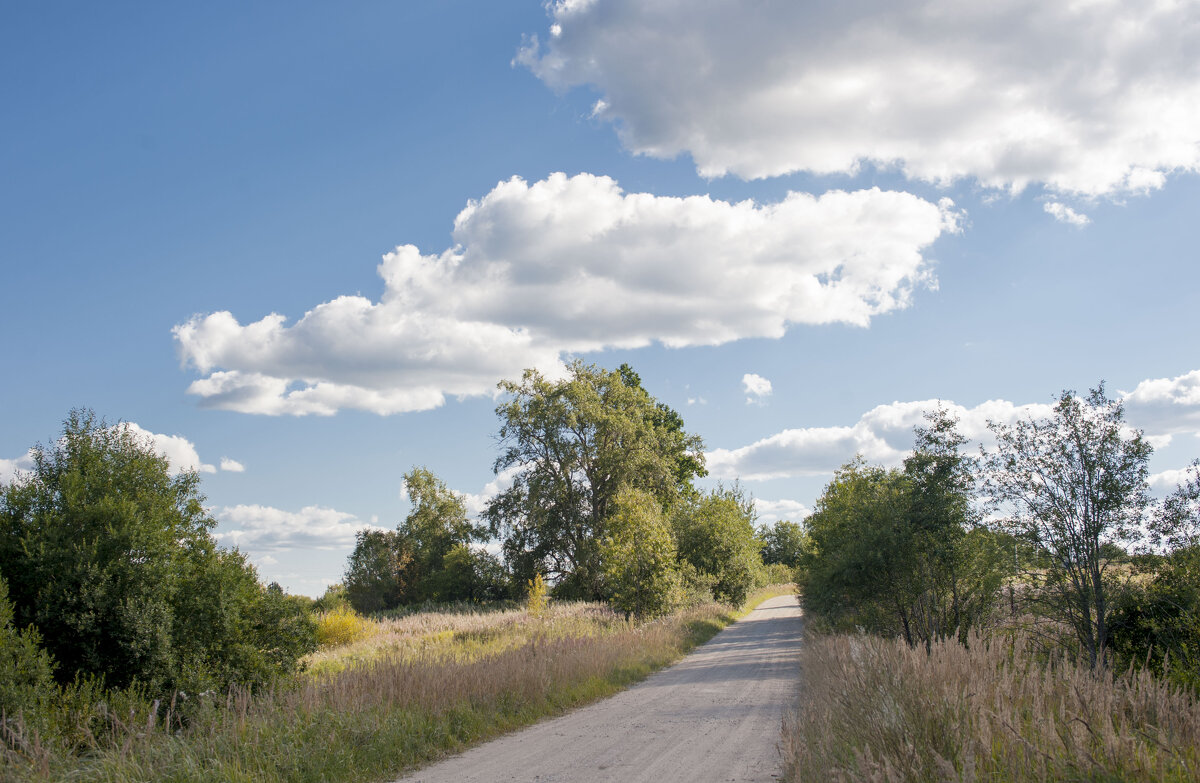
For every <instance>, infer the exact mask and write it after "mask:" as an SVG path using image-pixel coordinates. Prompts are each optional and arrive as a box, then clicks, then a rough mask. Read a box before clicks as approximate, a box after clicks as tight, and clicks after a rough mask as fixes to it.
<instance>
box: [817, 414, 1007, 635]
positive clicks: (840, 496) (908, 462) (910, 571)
mask: <svg viewBox="0 0 1200 783" xmlns="http://www.w3.org/2000/svg"><path fill="white" fill-rule="evenodd" d="M925 420H926V426H920V427H917V428H915V430H914V441H915V442H914V445H913V451H912V454H911V455H909V457H908V458H907V459H905V460H904V469H903V470H896V469H891V470H888V469H885V468H882V467H876V466H869V465H867V464H866V463H865V462H863V460H862V459H861V458H857V459H855V460H854V461H852V462H850V463H848V464H847V465H844V466H843V467H842V468H841V469H840V470H839V471H838V472H837V473H836V474H835V475H834V480H833V481H832V482H830V484H829V485H828V486H827V487H826V488H825V492H824V493H823V494H822V496H821V498H820V499H819V500H818V501H817V510H816V512H815V513H814V514H813V515H812V516H811V517H809V518H808V520H807V523H808V532H809V540H810V549H809V550H808V551H807V552H806V553H805V557H804V563H805V565H806V567H807V575H805V576H803V577H802V579H803V580H804V582H805V585H804V603H805V607H806V608H807V609H808V610H810V611H811V613H812V614H813V615H814V616H816V617H821V618H823V619H824V620H825V621H826V622H829V623H830V624H832V625H834V626H835V627H841V628H853V627H855V626H859V627H863V628H867V629H869V630H871V631H874V632H876V633H881V634H884V635H897V636H902V637H903V638H904V640H905V641H906V642H907V643H908V644H910V645H915V644H918V643H920V644H924V645H925V646H926V648H929V647H930V646H931V645H932V643H933V642H934V641H937V640H941V639H948V638H953V637H954V636H955V635H957V636H958V638H959V639H960V640H965V639H966V637H967V634H968V632H969V630H970V629H971V628H972V627H973V626H975V625H977V624H978V623H979V622H981V621H982V620H983V619H984V618H985V617H986V616H987V614H988V613H989V612H990V611H991V609H992V607H993V606H994V605H995V601H996V597H997V591H998V589H999V587H1000V583H1001V581H1002V578H1003V575H1004V573H1005V563H1006V560H1005V556H1004V550H1003V549H1002V547H1001V546H1000V543H999V541H998V539H997V538H996V536H995V535H994V534H992V533H991V532H990V531H988V530H986V529H984V528H982V527H980V526H979V524H978V518H977V514H976V513H975V511H974V510H973V506H972V498H973V493H974V488H973V485H974V481H973V473H974V462H973V461H972V460H971V459H969V458H968V457H966V456H965V455H963V454H962V451H961V449H962V446H963V445H964V444H965V442H966V439H965V438H963V437H962V436H961V435H960V434H959V433H958V430H957V422H956V420H955V419H954V418H952V417H951V416H950V415H949V414H948V413H947V412H946V411H945V410H944V409H941V408H938V409H937V410H935V411H932V412H929V413H927V414H926V416H925Z"/></svg>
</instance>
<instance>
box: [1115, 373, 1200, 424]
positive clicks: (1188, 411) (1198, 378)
mask: <svg viewBox="0 0 1200 783" xmlns="http://www.w3.org/2000/svg"><path fill="white" fill-rule="evenodd" d="M1122 397H1123V398H1124V400H1125V411H1126V418H1128V420H1129V422H1130V423H1131V424H1132V425H1133V426H1135V427H1140V428H1142V429H1144V430H1146V432H1148V433H1150V434H1153V435H1171V434H1177V433H1195V434H1197V435H1200V370H1193V371H1191V372H1189V373H1184V374H1183V375H1179V376H1176V377H1174V378H1153V379H1150V380H1145V381H1142V382H1141V383H1139V384H1138V385H1137V386H1136V387H1135V388H1134V390H1133V391H1131V392H1128V393H1125V394H1123V395H1122Z"/></svg>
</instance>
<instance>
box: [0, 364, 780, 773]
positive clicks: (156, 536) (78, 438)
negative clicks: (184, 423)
mask: <svg viewBox="0 0 1200 783" xmlns="http://www.w3.org/2000/svg"><path fill="white" fill-rule="evenodd" d="M501 390H502V392H503V393H504V396H503V397H502V398H501V400H502V401H501V404H500V406H499V407H498V408H497V414H498V416H499V419H500V429H499V441H500V445H501V456H500V457H499V459H497V461H496V465H495V469H496V472H497V473H498V474H500V473H502V474H503V475H504V477H505V478H506V479H511V483H508V484H507V485H506V486H507V488H506V489H504V490H503V491H501V492H500V493H499V494H498V495H497V496H496V497H495V498H494V499H493V500H492V502H491V504H490V506H489V507H488V509H487V511H486V513H485V514H484V515H483V516H482V517H481V518H478V519H473V518H471V517H470V516H469V515H468V514H467V511H466V508H465V505H464V503H463V500H462V498H461V497H460V496H459V495H458V494H457V493H454V492H453V491H451V490H450V489H449V488H448V487H447V486H446V485H445V483H444V482H443V481H442V480H441V479H439V478H438V477H437V476H436V475H434V474H433V473H432V472H430V471H429V470H427V469H425V468H423V467H414V468H413V469H412V470H411V471H410V472H409V473H407V474H406V475H405V476H404V486H405V489H406V491H407V494H408V497H409V498H410V500H411V503H412V510H411V512H410V513H409V514H408V516H407V517H406V518H405V519H403V520H401V521H400V522H399V523H398V524H397V526H396V528H395V529H394V530H388V531H379V530H371V531H363V532H362V533H360V534H359V536H358V538H357V541H356V546H355V548H354V551H353V552H352V553H351V555H350V557H349V559H348V562H347V564H346V570H345V574H344V578H343V581H342V583H341V584H338V585H335V586H334V587H332V588H330V589H329V590H328V591H327V592H326V594H325V595H323V596H322V597H320V598H319V599H316V600H313V599H310V598H307V597H304V596H292V595H288V594H286V592H285V591H284V590H283V589H281V588H280V587H279V586H278V585H274V584H272V585H263V584H261V583H260V582H259V580H258V575H257V573H256V571H255V569H254V567H253V566H252V565H251V564H250V563H249V562H248V560H247V559H246V558H245V556H244V555H243V554H242V553H240V552H238V551H237V550H236V549H226V548H223V547H220V546H218V545H217V543H216V539H215V538H214V536H213V529H214V527H215V525H216V521H215V520H214V519H213V518H212V517H211V516H210V515H209V512H208V511H207V510H206V508H205V504H204V503H205V498H204V496H203V495H202V494H201V492H200V487H199V478H198V476H197V475H196V474H194V473H186V472H185V473H182V474H174V473H172V472H171V469H170V465H169V464H168V463H167V461H166V459H165V458H164V457H162V456H161V455H159V454H157V453H156V452H155V451H154V449H153V447H152V445H151V444H150V443H149V442H146V441H144V440H142V439H140V438H139V437H138V436H137V434H136V433H135V432H134V431H133V430H132V429H131V428H129V427H126V426H124V425H122V424H116V425H110V424H108V423H107V422H105V421H104V420H103V419H100V418H99V417H97V416H96V415H95V414H94V413H92V412H91V411H86V410H81V411H73V412H71V414H70V415H69V417H68V418H67V420H66V421H65V422H64V427H63V431H62V433H61V435H60V436H59V437H57V438H56V439H55V440H54V441H52V443H51V444H50V445H48V446H38V447H35V449H34V451H33V456H34V459H33V463H34V467H33V469H32V470H31V471H29V472H27V473H24V474H21V475H19V476H18V477H17V478H16V479H15V480H13V481H12V482H11V483H9V484H7V485H0V778H2V779H5V780H10V779H11V780H29V781H46V780H62V779H71V780H80V781H86V780H105V781H134V780H178V781H187V780H196V781H201V780H204V781H207V780H243V781H309V780H325V781H339V780H355V781H360V780H375V779H382V778H385V777H387V776H394V775H396V774H398V773H399V772H400V771H402V770H403V769H404V768H406V767H408V766H411V765H413V764H417V763H420V762H423V761H427V760H430V759H432V758H435V757H437V756H438V755H439V754H442V753H446V752H449V751H452V750H455V749H458V748H461V747H463V746H464V745H466V744H469V743H472V742H475V741H478V740H480V739H483V738H486V737H490V736H494V735H495V734H498V733H500V732H503V731H506V730H509V729H512V728H514V727H517V726H520V725H524V724H526V723H529V722H531V721H534V720H537V719H538V718H541V717H543V716H546V715H551V714H555V713H557V712H559V711H561V710H563V709H566V708H569V707H572V706H575V705H578V704H582V703H584V702H587V701H589V700H592V699H595V698H598V697H601V696H604V695H607V694H610V693H612V692H614V691H615V690H617V689H619V688H622V687H624V686H626V685H628V684H630V683H632V682H634V681H636V680H638V679H640V678H642V677H644V676H645V675H646V674H647V673H649V672H651V671H653V670H654V669H657V668H659V667H661V666H664V665H667V664H669V663H671V662H673V661H674V660H676V659H678V658H679V657H680V656H681V655H683V654H684V653H685V652H686V651H687V650H689V649H691V647H693V646H694V645H696V644H698V643H700V642H702V641H704V640H706V639H707V638H709V637H710V636H711V635H713V634H714V633H716V632H717V631H718V630H719V629H720V628H721V627H723V626H724V625H725V624H727V623H729V622H732V621H733V620H734V619H736V617H737V616H738V615H739V613H740V612H742V611H745V607H747V606H751V605H753V604H754V603H755V602H757V601H758V600H761V599H762V598H763V597H765V595H766V594H764V593H762V592H761V588H763V587H764V586H766V585H769V584H772V583H777V582H778V583H786V582H790V581H791V577H792V573H793V569H794V567H795V565H796V564H797V562H798V560H797V558H798V556H799V555H798V549H797V546H796V545H795V540H794V539H795V533H796V532H797V531H796V530H794V529H793V528H790V527H786V525H787V524H789V523H780V524H779V525H776V526H774V527H767V528H760V529H756V527H755V515H754V506H753V501H752V500H751V499H750V498H749V497H748V496H747V495H746V494H745V493H744V492H743V490H742V489H741V488H740V487H739V486H737V485H736V484H735V485H733V486H718V487H717V488H715V489H712V490H709V491H703V490H701V489H698V488H697V487H696V486H694V484H693V481H694V479H696V478H698V477H701V476H704V475H705V470H704V460H703V444H702V443H701V441H700V439H699V438H698V437H696V436H694V435H690V434H688V433H687V432H686V431H685V430H684V429H683V421H682V418H681V417H680V416H679V415H678V414H677V413H676V412H675V411H673V410H672V409H670V408H669V407H667V406H665V405H663V404H661V403H658V402H657V401H655V400H654V399H653V397H651V396H650V395H649V394H648V393H647V392H646V391H645V390H644V389H643V388H642V386H641V380H640V378H638V376H637V375H636V373H634V372H633V370H632V369H630V368H629V367H628V366H624V367H622V368H620V369H619V370H617V371H611V372H610V371H607V370H603V369H600V368H597V367H594V366H587V365H583V364H579V363H577V364H575V365H573V366H572V367H571V368H570V372H569V375H568V377H567V378H565V379H564V380H561V381H553V382H551V381H547V380H545V379H544V378H542V377H541V376H539V375H538V374H537V373H534V372H529V373H526V375H525V377H524V378H523V379H522V380H521V382H519V383H515V382H514V383H505V384H502V385H501ZM547 448H550V449H551V450H550V451H547ZM549 454H553V457H550V456H548V455H549ZM781 525H783V526H782V527H781ZM488 542H493V543H491V544H489V545H488V546H484V544H485V543H488ZM497 550H498V551H497ZM763 551H766V552H768V553H769V554H768V555H767V558H766V559H765V560H764V557H763V555H762V554H761V553H762V552H763ZM786 590H790V588H785V591H786ZM756 591H758V592H756ZM779 592H780V590H779V589H778V588H777V589H776V593H779Z"/></svg>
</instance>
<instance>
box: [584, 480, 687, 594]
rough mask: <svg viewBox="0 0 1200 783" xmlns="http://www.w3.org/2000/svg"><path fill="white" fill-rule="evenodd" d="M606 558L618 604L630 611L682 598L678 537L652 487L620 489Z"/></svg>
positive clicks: (606, 539)
mask: <svg viewBox="0 0 1200 783" xmlns="http://www.w3.org/2000/svg"><path fill="white" fill-rule="evenodd" d="M600 558H601V561H602V562H603V564H604V575H605V577H606V579H607V581H608V585H609V591H610V592H611V595H612V598H611V602H612V605H613V606H614V607H615V608H617V609H619V610H621V611H623V612H624V613H625V616H626V617H629V616H630V615H634V616H636V617H648V616H651V615H656V614H662V613H663V612H666V611H669V610H670V609H671V608H672V607H673V606H674V605H675V603H676V602H677V600H678V598H679V587H680V583H679V566H678V563H677V561H676V559H675V538H674V536H672V534H671V527H670V525H669V524H668V523H667V520H666V519H665V518H664V517H663V512H662V508H661V507H660V506H659V504H658V501H657V500H655V498H654V497H653V496H652V495H650V494H649V493H647V492H642V491H639V490H635V489H628V488H625V489H622V490H621V491H620V492H618V493H617V497H616V501H615V503H614V504H613V513H612V515H611V516H610V518H609V520H608V525H607V527H606V532H605V537H604V540H603V542H602V543H601V545H600Z"/></svg>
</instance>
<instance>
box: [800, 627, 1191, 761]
mask: <svg viewBox="0 0 1200 783" xmlns="http://www.w3.org/2000/svg"><path fill="white" fill-rule="evenodd" d="M1038 649H1039V645H1036V644H1034V643H1033V642H1032V641H1031V640H1030V639H1029V638H1028V637H1025V636H1021V635H1017V636H1004V635H994V636H992V637H991V638H990V639H988V638H983V637H981V636H979V635H978V634H976V635H974V636H972V637H971V639H970V647H969V648H965V647H963V646H961V645H959V644H957V643H955V642H946V643H940V644H935V645H933V647H932V649H931V650H930V652H929V653H926V651H925V649H924V648H923V647H918V648H915V649H910V648H908V647H907V646H906V645H905V644H904V643H903V642H900V641H898V640H897V641H892V640H883V639H879V638H875V637H868V636H864V635H859V636H846V635H838V636H816V637H810V639H809V640H808V642H807V643H806V644H805V646H804V650H803V651H802V653H801V695H800V701H799V707H798V711H797V713H796V714H794V715H793V716H791V717H790V718H789V719H788V720H786V721H785V723H784V731H783V753H784V760H785V764H786V767H787V773H786V779H787V780H791V781H811V780H822V781H824V780H830V781H871V782H872V783H897V782H899V781H906V782H907V781H912V782H914V783H915V782H916V781H975V780H980V781H983V780H986V781H1114V782H1115V781H1146V782H1147V783H1149V782H1150V781H1167V782H1172V781H1179V782H1180V783H1182V782H1183V781H1195V780H1198V779H1200V700H1197V699H1196V698H1195V697H1194V696H1192V695H1190V694H1188V693H1186V692H1183V691H1181V690H1179V689H1178V688H1175V687H1172V686H1171V685H1169V684H1167V683H1165V682H1163V681H1161V680H1159V679H1156V678H1154V677H1153V676H1152V675H1151V674H1149V673H1148V672H1145V671H1142V672H1136V673H1127V674H1124V675H1118V676H1116V677H1113V676H1111V675H1096V674H1093V673H1092V672H1091V670H1089V669H1087V668H1086V667H1082V668H1081V667H1079V666H1077V665H1075V664H1074V663H1071V662H1070V661H1069V660H1067V659H1066V658H1063V657H1058V658H1048V657H1047V656H1045V655H1043V654H1040V653H1039V652H1038Z"/></svg>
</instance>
